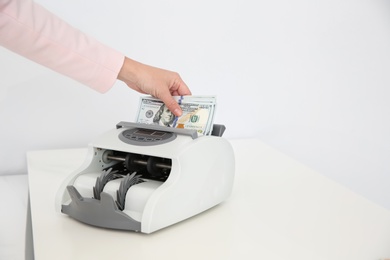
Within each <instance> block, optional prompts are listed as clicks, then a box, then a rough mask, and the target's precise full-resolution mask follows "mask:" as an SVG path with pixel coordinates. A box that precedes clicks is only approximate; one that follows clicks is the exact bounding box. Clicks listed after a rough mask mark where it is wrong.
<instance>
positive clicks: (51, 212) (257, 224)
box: [28, 139, 390, 260]
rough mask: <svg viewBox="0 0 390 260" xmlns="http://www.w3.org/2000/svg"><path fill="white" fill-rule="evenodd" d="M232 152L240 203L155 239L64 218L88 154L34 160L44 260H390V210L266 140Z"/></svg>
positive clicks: (39, 254) (38, 249)
mask: <svg viewBox="0 0 390 260" xmlns="http://www.w3.org/2000/svg"><path fill="white" fill-rule="evenodd" d="M230 142H231V144H232V146H233V148H234V151H235V157H236V176H235V183H234V188H233V193H232V195H231V197H230V198H229V199H228V200H227V201H225V202H224V203H222V204H220V205H218V206H216V207H214V208H212V209H210V210H208V211H206V212H203V213H201V214H199V215H197V216H195V217H192V218H190V219H188V220H185V221H183V222H180V223H178V224H175V225H173V226H170V227H168V228H165V229H163V230H160V231H157V232H155V233H152V234H149V235H146V234H141V233H135V232H128V231H117V230H108V229H103V228H97V227H92V226H89V225H85V224H82V223H80V222H77V221H75V220H73V219H71V218H69V217H68V216H66V215H63V214H61V213H58V212H56V211H55V206H54V204H55V195H56V193H57V190H58V188H59V187H60V185H61V183H62V181H63V180H64V179H65V178H66V177H67V176H68V175H69V174H70V173H71V172H72V171H74V170H75V169H77V168H78V167H79V166H80V165H81V163H82V162H83V161H84V159H85V155H86V149H67V150H50V151H33V152H29V153H28V171H29V188H30V199H31V213H32V226H33V238H34V251H35V259H36V260H42V259H50V260H52V259H67V260H68V259H69V260H70V259H72V260H76V259H83V260H85V259H137V260H142V259H147V260H150V259H170V260H173V259H180V260H183V259H186V260H191V259H196V260H199V259H202V260H203V259H213V260H218V259H223V260H228V259H267V260H274V259H283V260H286V259H297V260H298V259H299V260H305V259H310V260H313V259H316V260H338V259H340V260H349V259H351V260H352V259H353V260H359V259H362V260H369V259H375V260H379V259H386V258H390V210H388V209H385V208H383V207H381V206H379V205H376V204H374V203H373V202H371V201H369V200H367V199H365V198H364V197H362V196H360V195H357V194H355V193H354V192H352V191H350V190H348V189H347V188H345V187H343V186H341V185H340V184H338V183H336V182H334V181H332V180H330V179H328V178H326V177H324V176H323V175H321V174H319V173H317V172H316V171H314V170H312V169H310V168H308V167H306V166H305V165H303V164H301V163H299V162H297V161H295V160H293V159H291V158H289V157H288V156H286V155H284V154H282V153H280V152H279V151H277V150H275V149H274V148H271V147H270V146H268V145H266V144H264V143H263V142H261V141H260V140H258V139H237V140H230ZM368 174H369V173H368Z"/></svg>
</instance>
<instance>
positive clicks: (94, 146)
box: [56, 122, 235, 233]
mask: <svg viewBox="0 0 390 260" xmlns="http://www.w3.org/2000/svg"><path fill="white" fill-rule="evenodd" d="M126 131H127V132H129V131H130V134H129V135H128V134H127V132H126ZM171 131H173V132H171ZM188 133H189V132H188V131H187V132H186V131H185V130H184V129H170V128H166V127H163V128H162V127H158V126H151V125H143V124H142V125H140V124H132V123H126V122H121V123H119V124H118V126H117V129H113V130H111V131H109V132H107V133H105V134H103V135H102V136H100V137H99V138H97V139H96V140H95V141H93V142H92V143H91V144H90V145H89V147H88V154H87V158H86V160H85V162H84V164H83V166H82V167H81V168H80V169H79V170H77V171H75V172H74V173H73V174H71V175H70V176H69V178H68V179H67V180H66V181H65V182H64V183H63V185H62V187H61V188H60V190H59V193H58V196H57V199H56V200H57V201H56V206H57V208H58V209H59V210H61V211H62V212H63V213H65V214H68V215H69V216H71V217H73V218H75V219H77V220H79V221H81V222H84V223H87V224H90V225H94V226H100V227H105V228H113V229H124V230H134V231H137V232H142V233H152V232H154V231H157V230H159V229H162V228H164V227H167V226H169V225H172V224H175V223H177V222H179V221H182V220H184V219H187V218H189V217H191V216H194V215H196V214H198V213H200V212H202V211H205V210H207V209H209V208H211V207H213V206H215V205H217V204H219V203H221V202H222V201H224V200H226V199H227V198H228V197H229V196H230V194H231V191H232V186H233V180H234V169H235V164H234V153H233V149H232V147H231V145H230V143H229V142H228V141H227V140H226V139H224V138H222V137H220V136H200V137H198V136H197V135H196V132H195V133H194V132H190V134H188ZM165 135H169V138H168V140H162V139H164V138H160V137H161V136H165ZM126 138H128V140H127V139H126ZM143 138H144V139H143ZM118 167H119V168H121V170H119V173H115V174H116V178H114V179H112V180H110V181H108V182H107V183H103V184H104V189H102V191H101V193H100V196H99V195H94V189H96V186H99V185H98V184H97V179H98V178H99V176H101V175H102V172H107V169H109V168H112V169H114V170H115V169H116V168H118ZM132 168H134V169H135V170H134V169H132ZM133 171H135V172H137V173H136V174H138V176H139V180H140V182H139V183H136V184H134V185H132V186H131V187H130V188H128V189H127V191H126V190H125V195H123V190H122V196H124V197H123V199H124V203H123V204H122V209H121V208H120V207H118V205H119V204H118V203H117V201H118V197H120V196H119V195H118V193H121V192H118V190H120V189H121V187H120V186H121V182H122V181H123V179H124V178H125V176H128V175H129V174H131V173H132V172H133ZM96 197H97V198H96Z"/></svg>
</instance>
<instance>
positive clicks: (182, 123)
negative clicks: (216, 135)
mask: <svg viewBox="0 0 390 260" xmlns="http://www.w3.org/2000/svg"><path fill="white" fill-rule="evenodd" d="M174 98H175V100H176V101H177V102H178V104H179V105H180V107H181V109H182V110H183V114H182V115H181V116H180V117H176V116H174V115H173V114H172V112H171V111H169V110H168V108H167V107H166V106H165V105H164V103H163V102H162V101H161V100H160V99H157V98H154V97H151V96H142V97H141V98H140V104H139V109H138V113H137V118H136V122H137V123H142V124H156V125H162V126H167V127H174V128H185V129H191V130H196V131H197V132H198V134H200V135H210V134H211V132H212V130H213V120H214V113H215V109H216V97H215V96H175V97H174Z"/></svg>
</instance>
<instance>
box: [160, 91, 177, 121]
mask: <svg viewBox="0 0 390 260" xmlns="http://www.w3.org/2000/svg"><path fill="white" fill-rule="evenodd" d="M159 98H160V99H161V101H162V102H164V104H165V105H166V106H167V108H168V109H169V110H170V111H171V112H172V113H173V114H174V115H175V116H181V115H182V113H183V112H182V110H181V108H180V106H179V104H178V103H177V102H176V100H175V99H174V98H173V97H172V96H171V94H170V93H167V94H165V95H162V96H161V97H159Z"/></svg>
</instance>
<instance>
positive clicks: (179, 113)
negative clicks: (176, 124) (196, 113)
mask: <svg viewBox="0 0 390 260" xmlns="http://www.w3.org/2000/svg"><path fill="white" fill-rule="evenodd" d="M173 113H174V114H175V115H176V116H181V113H182V112H181V110H180V109H178V108H176V109H175V110H174V111H173Z"/></svg>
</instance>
